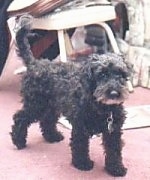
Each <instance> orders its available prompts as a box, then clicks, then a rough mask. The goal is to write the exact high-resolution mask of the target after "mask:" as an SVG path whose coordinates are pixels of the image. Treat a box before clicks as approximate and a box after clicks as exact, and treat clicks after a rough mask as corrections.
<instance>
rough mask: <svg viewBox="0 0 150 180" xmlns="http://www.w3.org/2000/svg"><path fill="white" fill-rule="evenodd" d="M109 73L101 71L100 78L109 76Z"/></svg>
mask: <svg viewBox="0 0 150 180" xmlns="http://www.w3.org/2000/svg"><path fill="white" fill-rule="evenodd" d="M107 77H108V74H107V73H100V74H99V78H107Z"/></svg>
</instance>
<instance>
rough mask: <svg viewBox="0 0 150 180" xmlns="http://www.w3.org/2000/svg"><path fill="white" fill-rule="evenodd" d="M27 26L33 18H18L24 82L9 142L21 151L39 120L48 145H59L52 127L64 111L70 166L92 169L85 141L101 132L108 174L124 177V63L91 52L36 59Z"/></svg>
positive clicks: (126, 70)
mask: <svg viewBox="0 0 150 180" xmlns="http://www.w3.org/2000/svg"><path fill="white" fill-rule="evenodd" d="M30 25H31V19H30V18H26V17H22V20H21V28H20V29H19V30H18V32H17V36H16V40H17V44H18V49H19V53H20V55H21V57H22V58H23V61H24V63H25V64H26V65H27V72H26V74H25V75H24V77H23V80H22V89H21V95H22V102H23V107H22V109H21V110H19V111H18V112H16V114H15V115H14V116H13V119H14V125H13V126H12V132H11V137H12V141H13V143H14V144H15V145H16V146H17V148H18V149H22V148H24V147H25V146H26V137H27V128H28V127H29V126H30V125H31V123H33V122H37V121H39V123H40V128H41V132H42V135H43V137H44V139H45V140H46V141H48V142H58V141H61V140H62V139H63V136H62V135H61V133H60V132H59V131H58V130H57V127H56V123H57V120H58V118H59V116H60V114H61V113H63V115H65V116H66V117H67V119H69V121H70V123H71V124H72V132H71V143H70V146H71V151H72V164H73V165H74V166H75V167H76V168H78V169H81V170H90V169H92V168H93V161H91V160H90V157H89V138H90V137H91V136H92V135H94V134H99V133H102V135H103V145H104V149H105V168H106V170H107V171H108V172H109V173H110V174H112V175H114V176H124V175H125V174H126V171H127V169H126V168H125V167H124V166H123V163H122V153H121V151H122V141H121V135H122V130H121V127H122V125H123V123H124V120H125V118H126V113H125V111H124V108H123V105H122V104H123V102H124V100H125V98H126V97H127V94H128V90H127V88H126V80H127V77H128V75H129V69H128V65H127V64H126V63H125V61H124V59H123V58H122V57H121V56H119V55H116V54H113V53H108V54H104V55H98V54H91V55H90V56H87V57H80V58H79V59H77V60H76V61H75V62H71V61H68V62H67V63H62V62H53V61H52V62H50V61H49V60H47V59H42V60H36V59H35V58H34V57H33V55H32V53H31V51H30V47H29V44H28V41H27V34H28V33H29V31H30Z"/></svg>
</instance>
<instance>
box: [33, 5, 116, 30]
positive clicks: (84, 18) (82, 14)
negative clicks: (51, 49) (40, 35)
mask: <svg viewBox="0 0 150 180" xmlns="http://www.w3.org/2000/svg"><path fill="white" fill-rule="evenodd" d="M115 18H116V14H115V9H114V6H111V5H109V6H108V5H99V6H91V7H83V8H75V9H70V10H65V11H60V12H59V11H58V12H54V13H50V14H49V15H46V16H44V17H39V18H35V19H34V27H33V28H36V29H43V27H44V29H47V30H60V29H69V28H74V27H80V26H85V25H90V24H97V22H105V21H109V20H113V19H115Z"/></svg>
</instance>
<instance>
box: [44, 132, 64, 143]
mask: <svg viewBox="0 0 150 180" xmlns="http://www.w3.org/2000/svg"><path fill="white" fill-rule="evenodd" d="M44 138H45V140H46V141H47V142H50V143H54V142H59V141H62V140H63V139H64V136H63V135H62V134H61V133H60V132H57V133H54V134H49V135H44Z"/></svg>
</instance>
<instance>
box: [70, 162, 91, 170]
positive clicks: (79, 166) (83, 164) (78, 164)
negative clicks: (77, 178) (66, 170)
mask: <svg viewBox="0 0 150 180" xmlns="http://www.w3.org/2000/svg"><path fill="white" fill-rule="evenodd" d="M72 164H73V165H74V167H76V168H77V169H79V170H82V171H89V170H91V169H93V166H94V162H93V161H91V160H86V161H81V160H80V161H73V162H72Z"/></svg>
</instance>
